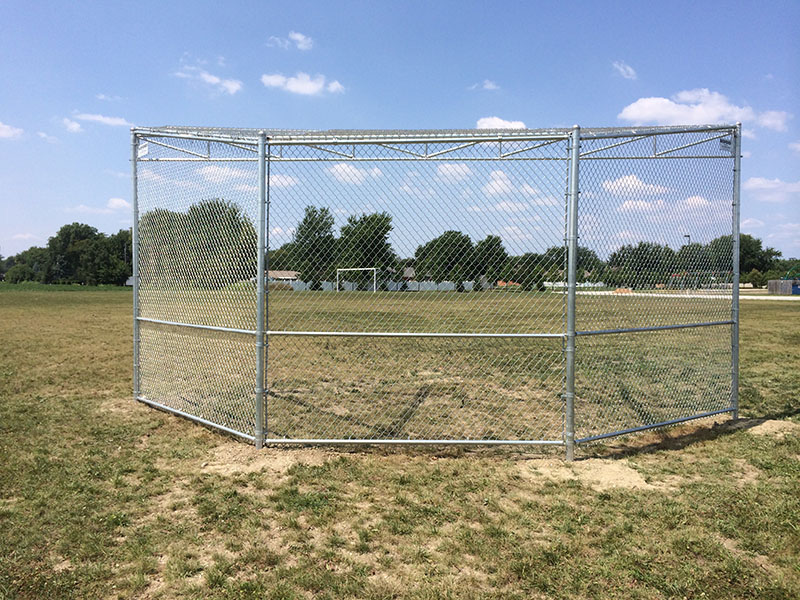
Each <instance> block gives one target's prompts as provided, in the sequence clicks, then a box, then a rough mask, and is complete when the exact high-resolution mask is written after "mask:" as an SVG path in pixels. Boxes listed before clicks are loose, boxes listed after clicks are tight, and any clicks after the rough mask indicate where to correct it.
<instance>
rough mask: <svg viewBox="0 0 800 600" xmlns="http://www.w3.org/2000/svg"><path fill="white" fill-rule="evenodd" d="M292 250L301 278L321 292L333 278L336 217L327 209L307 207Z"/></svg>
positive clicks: (298, 226)
mask: <svg viewBox="0 0 800 600" xmlns="http://www.w3.org/2000/svg"><path fill="white" fill-rule="evenodd" d="M292 247H293V252H292V254H293V255H294V256H293V261H294V262H295V263H296V265H297V269H298V270H299V271H300V276H301V277H302V278H303V280H305V281H307V282H309V283H310V284H311V289H314V290H317V289H320V287H321V285H320V283H321V282H322V281H323V280H324V279H326V278H331V276H332V272H333V268H334V267H333V265H334V264H335V261H336V256H335V251H336V239H335V238H334V237H333V215H331V213H330V211H329V210H328V209H327V208H325V207H322V208H316V207H315V206H307V207H306V210H305V214H304V215H303V219H302V220H301V221H300V223H299V224H298V225H297V231H296V232H295V235H294V240H293V242H292Z"/></svg>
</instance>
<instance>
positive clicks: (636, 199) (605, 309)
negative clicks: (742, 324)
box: [575, 131, 734, 439]
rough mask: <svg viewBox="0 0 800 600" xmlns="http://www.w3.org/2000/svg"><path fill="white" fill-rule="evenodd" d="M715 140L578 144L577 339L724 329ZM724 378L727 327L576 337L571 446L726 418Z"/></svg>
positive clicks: (720, 188) (728, 289)
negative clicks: (716, 414) (713, 415)
mask: <svg viewBox="0 0 800 600" xmlns="http://www.w3.org/2000/svg"><path fill="white" fill-rule="evenodd" d="M723 140H726V141H727V142H730V140H731V132H730V131H728V132H721V133H720V132H714V133H713V134H709V133H703V132H693V133H673V134H665V135H655V136H643V137H641V138H636V137H629V138H623V139H617V140H609V139H589V140H584V141H583V142H582V145H581V161H580V168H581V176H580V190H581V203H580V221H579V232H580V234H579V235H580V245H581V247H582V248H583V250H582V251H579V256H578V266H579V269H578V270H579V273H578V279H579V281H580V280H581V279H582V280H584V282H586V285H587V287H584V288H579V290H578V292H577V295H576V313H575V314H576V328H577V330H578V331H579V332H580V331H602V330H609V329H614V330H616V329H623V330H624V329H631V328H649V327H669V326H675V325H688V324H698V323H719V322H727V321H730V319H731V307H732V282H733V238H732V235H731V232H732V219H733V212H732V210H733V209H732V198H733V181H734V177H733V157H732V154H731V150H730V146H727V144H726V141H723ZM620 142H625V143H624V144H621V145H615V144H619V143H620ZM592 252H593V253H594V254H592ZM596 258H599V259H600V260H599V261H597V260H595V259H596ZM582 259H583V260H582ZM597 282H602V283H603V285H602V286H601V287H597V288H594V287H591V286H592V285H594V284H596V283H597ZM730 369H731V331H730V326H728V325H720V326H709V327H702V328H696V329H672V330H664V331H654V332H627V333H625V332H622V333H619V334H618V335H597V336H579V337H578V343H577V351H576V383H575V387H576V395H577V398H576V405H575V419H576V436H577V437H578V438H579V439H580V438H586V437H591V436H595V435H602V434H606V433H610V432H616V431H623V430H627V429H633V428H637V427H642V426H646V425H654V424H657V423H664V422H667V421H671V420H674V419H679V418H683V417H688V416H692V415H697V414H702V413H706V412H713V411H716V410H722V409H725V408H727V407H729V406H730V402H731V387H730V386H731V372H730Z"/></svg>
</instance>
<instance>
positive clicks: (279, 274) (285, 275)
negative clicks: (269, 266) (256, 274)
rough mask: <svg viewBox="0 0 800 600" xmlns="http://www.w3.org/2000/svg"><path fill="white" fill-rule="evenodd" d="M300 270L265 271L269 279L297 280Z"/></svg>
mask: <svg viewBox="0 0 800 600" xmlns="http://www.w3.org/2000/svg"><path fill="white" fill-rule="evenodd" d="M299 274H300V271H267V279H269V280H270V281H297V280H298V278H299V277H298V275H299Z"/></svg>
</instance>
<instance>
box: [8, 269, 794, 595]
mask: <svg viewBox="0 0 800 600" xmlns="http://www.w3.org/2000/svg"><path fill="white" fill-rule="evenodd" d="M130 305H131V296H130V292H129V291H126V290H111V289H108V290H89V289H82V290H79V291H71V290H70V291H67V290H63V289H55V290H53V289H51V288H48V289H25V290H22V291H20V290H19V288H17V287H11V286H5V285H2V286H0V339H2V343H1V344H0V456H1V457H2V461H0V598H42V597H51V598H115V597H118V598H129V597H141V598H307V597H319V598H375V599H377V598H408V599H412V598H413V599H423V598H520V599H523V598H525V599H527V598H576V597H580V598H647V599H650V598H700V597H705V598H787V599H790V598H797V597H799V596H800V527H798V521H800V519H798V515H800V435H798V433H797V431H798V429H796V428H795V429H794V430H793V431H794V433H792V432H789V433H785V434H782V433H780V432H778V433H773V434H769V433H767V434H762V435H757V433H759V432H760V429H764V427H765V426H763V425H762V426H761V427H760V428H758V427H756V426H757V425H759V423H761V420H763V419H771V420H779V421H781V422H783V423H784V425H785V427H791V425H789V424H790V423H794V424H798V423H800V419H799V418H798V417H799V416H800V404H798V400H797V398H798V395H797V381H796V368H797V364H800V333H797V332H796V331H793V330H792V328H791V324H792V323H794V322H796V321H797V316H798V309H800V306H798V305H795V304H793V303H781V302H756V301H748V302H747V303H744V302H743V303H742V324H741V342H742V344H741V345H742V352H741V403H742V404H741V405H742V417H743V419H742V420H741V421H740V422H739V423H738V424H737V426H733V425H729V424H727V422H726V419H725V418H720V419H719V421H720V424H719V425H717V426H712V425H711V424H710V423H708V422H706V423H696V424H691V425H686V426H683V427H677V428H672V429H669V430H666V431H663V432H651V433H647V434H643V435H638V436H631V437H627V438H624V439H620V440H617V441H615V442H613V443H609V444H606V445H601V444H594V445H589V446H582V447H581V449H580V451H579V456H580V457H581V460H579V461H577V462H576V463H574V464H573V465H566V464H564V463H563V462H562V460H561V458H560V453H558V454H555V453H548V452H545V451H541V452H539V451H536V452H532V451H527V450H526V451H519V450H515V449H512V448H474V449H473V448H468V449H465V448H444V449H442V448H427V449H426V448H423V449H419V448H398V449H386V448H377V449H371V448H358V449H352V448H295V449H293V448H289V449H285V448H269V449H266V450H264V451H261V452H257V451H255V450H254V449H252V448H250V447H248V446H246V445H244V444H241V443H239V442H236V441H234V440H231V439H228V438H226V437H224V436H221V435H218V434H216V433H212V432H210V431H208V430H206V429H204V428H202V427H198V426H196V425H193V424H192V423H189V422H187V421H185V420H182V419H178V418H175V417H171V416H168V415H166V414H164V413H161V412H158V411H154V410H152V409H149V408H147V407H146V406H144V405H141V404H138V403H135V402H133V401H132V400H131V398H130V396H131V393H130V390H131V380H130V364H131V318H130V314H131V310H130ZM677 343H678V342H676V345H677ZM687 350H691V349H687ZM368 358H369V356H368V355H365V356H364V357H362V359H364V360H366V359H368ZM701 358H702V357H700V358H693V360H694V361H697V360H701ZM641 360H642V361H644V362H642V363H641V364H647V361H648V360H649V358H648V357H647V356H643V357H641ZM507 364H508V365H509V368H511V366H513V362H508V363H507ZM503 368H505V367H503ZM356 371H357V369H355V368H354V370H353V374H354V375H353V376H355V373H356ZM431 377H432V376H431ZM369 383H370V382H369V381H364V382H361V385H362V392H361V393H365V392H364V390H366V389H368V384H369ZM653 385H655V386H657V385H658V381H653ZM435 392H436V390H432V393H433V397H434V398H435V397H436V395H435ZM614 393H615V394H622V392H621V391H619V390H616V391H614ZM353 394H354V397H357V393H356V392H354V393H353ZM766 425H774V423H767V424H766ZM761 433H764V432H761Z"/></svg>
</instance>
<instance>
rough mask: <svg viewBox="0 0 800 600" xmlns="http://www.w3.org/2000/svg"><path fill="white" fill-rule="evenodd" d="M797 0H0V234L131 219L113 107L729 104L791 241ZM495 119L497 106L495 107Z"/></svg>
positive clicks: (796, 199)
mask: <svg viewBox="0 0 800 600" xmlns="http://www.w3.org/2000/svg"><path fill="white" fill-rule="evenodd" d="M798 31H800V2H796V1H794V2H763V1H762V2H744V3H743V2H729V1H728V2H669V3H659V4H658V5H657V4H656V3H645V2H614V3H612V2H604V3H599V2H591V3H590V2H572V3H566V2H560V3H539V2H513V3H502V4H501V3H488V2H465V1H461V2H444V1H440V2H402V3H401V2H392V3H390V2H285V3H272V2H237V3H233V2H226V3H212V2H197V1H195V2H191V3H190V2H163V1H162V2H146V1H143V2H142V1H140V2H136V3H133V2H127V3H110V2H92V3H90V2H71V3H62V2H51V3H44V2H30V1H28V2H17V1H5V2H3V3H2V4H0V81H2V85H0V253H1V254H2V255H4V256H8V255H11V254H15V253H17V252H19V251H21V250H24V249H25V248H28V247H29V246H32V245H44V244H46V242H47V238H48V237H50V236H52V235H53V234H54V233H55V232H56V231H57V230H58V228H59V227H60V226H61V225H63V224H65V223H69V222H73V221H80V222H84V223H89V224H91V225H93V226H95V227H97V228H98V229H100V230H101V231H105V232H107V233H112V232H115V231H117V230H118V229H120V228H123V227H128V226H130V205H129V203H130V199H131V190H130V179H129V175H128V174H129V171H130V165H129V162H128V159H129V155H130V132H129V128H130V126H131V124H136V125H141V126H147V125H156V126H157V125H168V124H169V125H208V126H233V127H265V128H303V129H305V128H309V129H329V128H336V129H343V128H367V129H369V128H376V129H383V128H386V129H394V128H412V129H416V128H421V129H425V128H471V127H476V126H477V125H478V123H479V121H481V120H482V119H490V118H492V117H494V118H495V119H499V120H502V121H506V122H522V123H524V124H525V125H526V126H527V127H531V128H540V127H557V126H571V125H572V124H575V123H578V124H580V125H582V126H586V127H603V126H624V125H638V124H677V123H714V122H726V123H732V122H736V121H742V122H743V124H744V129H745V134H746V137H745V139H744V144H743V150H744V156H745V158H744V159H743V172H742V186H743V191H742V194H743V196H742V199H743V204H742V230H743V231H744V232H746V233H750V234H752V235H755V236H757V237H760V238H762V239H763V240H764V242H765V244H766V245H770V246H773V247H775V248H777V249H779V250H781V251H782V252H783V254H784V256H786V257H789V256H795V257H800V208H798V207H800V35H798V33H797V32H798ZM495 122H498V121H495Z"/></svg>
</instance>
